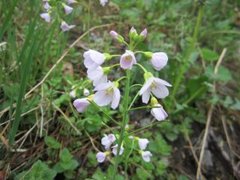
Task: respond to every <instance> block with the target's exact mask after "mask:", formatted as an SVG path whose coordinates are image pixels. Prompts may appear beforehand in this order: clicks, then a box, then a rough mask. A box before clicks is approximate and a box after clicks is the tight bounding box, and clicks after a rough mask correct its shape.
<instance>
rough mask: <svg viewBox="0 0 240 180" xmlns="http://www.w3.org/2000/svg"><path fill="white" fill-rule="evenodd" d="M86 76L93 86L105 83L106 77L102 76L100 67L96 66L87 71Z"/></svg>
mask: <svg viewBox="0 0 240 180" xmlns="http://www.w3.org/2000/svg"><path fill="white" fill-rule="evenodd" d="M87 76H88V78H89V79H90V80H92V81H93V85H94V86H97V85H98V84H101V83H106V82H107V76H106V75H105V74H104V70H103V68H102V67H101V66H98V67H97V68H96V69H94V70H91V69H88V70H87Z"/></svg>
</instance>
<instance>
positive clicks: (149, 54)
mask: <svg viewBox="0 0 240 180" xmlns="http://www.w3.org/2000/svg"><path fill="white" fill-rule="evenodd" d="M143 54H144V55H145V56H146V57H147V58H148V59H151V58H152V55H153V53H152V52H150V51H147V52H144V53H143Z"/></svg>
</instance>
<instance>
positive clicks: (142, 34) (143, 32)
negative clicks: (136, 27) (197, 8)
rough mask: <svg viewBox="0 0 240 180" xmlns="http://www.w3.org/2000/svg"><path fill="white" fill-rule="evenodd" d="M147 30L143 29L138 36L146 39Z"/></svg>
mask: <svg viewBox="0 0 240 180" xmlns="http://www.w3.org/2000/svg"><path fill="white" fill-rule="evenodd" d="M147 33H148V32H147V29H146V28H145V29H144V30H143V31H142V32H141V33H140V36H142V37H143V38H146V37H147Z"/></svg>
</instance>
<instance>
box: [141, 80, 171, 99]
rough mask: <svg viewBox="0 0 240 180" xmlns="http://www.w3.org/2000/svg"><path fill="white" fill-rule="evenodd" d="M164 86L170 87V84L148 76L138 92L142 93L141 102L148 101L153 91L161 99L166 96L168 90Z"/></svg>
mask: <svg viewBox="0 0 240 180" xmlns="http://www.w3.org/2000/svg"><path fill="white" fill-rule="evenodd" d="M166 86H169V87H171V86H172V85H171V84H169V83H168V82H167V81H164V80H162V79H160V78H155V77H150V78H148V79H147V80H146V82H145V84H144V85H143V87H142V88H141V89H140V92H139V94H140V95H142V101H143V103H146V104H147V103H148V101H149V98H150V95H151V93H153V94H154V95H155V96H156V97H157V98H161V99H163V98H165V97H166V96H168V94H169V91H168V88H167V87H166Z"/></svg>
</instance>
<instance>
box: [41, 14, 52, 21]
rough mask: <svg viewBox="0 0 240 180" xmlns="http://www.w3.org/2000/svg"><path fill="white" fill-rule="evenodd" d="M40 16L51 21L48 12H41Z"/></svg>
mask: <svg viewBox="0 0 240 180" xmlns="http://www.w3.org/2000/svg"><path fill="white" fill-rule="evenodd" d="M40 16H41V18H43V19H44V21H46V22H48V23H49V22H50V21H51V16H50V14H49V13H42V14H40Z"/></svg>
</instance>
